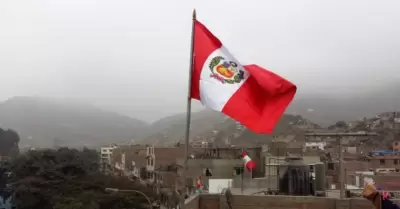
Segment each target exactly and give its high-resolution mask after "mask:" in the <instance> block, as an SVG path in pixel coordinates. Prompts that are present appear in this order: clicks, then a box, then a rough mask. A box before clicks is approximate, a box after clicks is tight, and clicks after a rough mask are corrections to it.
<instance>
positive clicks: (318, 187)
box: [314, 162, 326, 196]
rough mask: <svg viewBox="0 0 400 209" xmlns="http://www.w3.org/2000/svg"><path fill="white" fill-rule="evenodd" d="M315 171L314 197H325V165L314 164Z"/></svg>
mask: <svg viewBox="0 0 400 209" xmlns="http://www.w3.org/2000/svg"><path fill="white" fill-rule="evenodd" d="M314 168H315V169H314V171H315V193H316V196H325V190H326V176H325V164H324V163H321V162H320V163H316V164H315V165H314Z"/></svg>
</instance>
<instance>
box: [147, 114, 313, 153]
mask: <svg viewBox="0 0 400 209" xmlns="http://www.w3.org/2000/svg"><path fill="white" fill-rule="evenodd" d="M185 119H186V115H185V114H178V115H175V116H169V117H166V118H163V119H161V120H159V121H157V122H155V123H153V124H152V126H151V127H154V128H153V129H152V130H153V131H154V134H152V135H150V136H148V137H146V138H145V139H144V140H143V143H148V144H153V143H154V144H158V145H167V144H172V143H176V142H178V141H182V140H183V137H184V132H185V122H186V121H185ZM304 124H306V125H311V127H312V128H315V127H318V126H317V125H316V124H313V123H311V122H310V121H308V120H306V119H304V118H302V117H301V116H293V115H284V116H283V117H282V118H281V120H280V121H279V123H278V125H277V126H276V127H275V131H274V133H275V134H281V133H293V132H299V131H301V130H302V128H300V127H301V126H302V125H304ZM160 129H162V130H160ZM158 130H160V131H158ZM190 136H191V137H190V140H191V141H192V142H195V141H203V140H214V141H215V143H216V144H217V145H218V146H223V145H225V144H228V143H231V144H236V145H255V144H256V143H262V141H263V140H266V139H268V136H267V135H262V134H256V133H253V132H251V131H249V130H247V129H246V128H244V127H243V126H241V125H240V124H239V123H237V122H236V121H234V120H232V119H231V118H229V117H227V116H225V115H223V114H222V113H220V112H217V111H213V110H210V109H205V110H202V111H199V112H194V113H192V124H191V133H190Z"/></svg>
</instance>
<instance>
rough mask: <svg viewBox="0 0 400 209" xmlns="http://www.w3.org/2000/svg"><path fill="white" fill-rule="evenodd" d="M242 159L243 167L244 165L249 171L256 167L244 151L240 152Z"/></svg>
mask: <svg viewBox="0 0 400 209" xmlns="http://www.w3.org/2000/svg"><path fill="white" fill-rule="evenodd" d="M242 160H243V163H244V167H246V168H247V170H248V171H249V172H251V171H252V170H253V169H254V168H255V167H256V162H254V161H253V160H251V158H250V157H249V156H248V155H247V152H246V151H243V152H242Z"/></svg>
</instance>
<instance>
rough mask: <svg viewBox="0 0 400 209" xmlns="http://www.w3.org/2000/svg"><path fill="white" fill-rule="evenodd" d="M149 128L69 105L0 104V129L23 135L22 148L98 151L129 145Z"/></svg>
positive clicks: (20, 100)
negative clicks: (114, 145) (103, 146)
mask: <svg viewBox="0 0 400 209" xmlns="http://www.w3.org/2000/svg"><path fill="white" fill-rule="evenodd" d="M147 126H148V125H147V124H146V123H145V122H143V121H140V120H138V119H134V118H130V117H127V116H123V115H118V114H116V113H112V112H107V111H104V110H101V109H97V108H95V107H93V106H89V105H83V104H77V103H73V102H68V101H61V100H53V99H45V98H35V97H15V98H12V99H9V100H7V101H5V102H3V103H0V127H2V128H11V129H13V130H15V131H17V132H18V134H19V135H20V138H21V140H20V147H27V146H34V147H53V146H70V147H82V146H89V147H97V146H101V145H104V144H110V143H127V142H130V141H131V140H133V139H135V138H137V137H140V136H142V135H143V134H144V130H145V129H147Z"/></svg>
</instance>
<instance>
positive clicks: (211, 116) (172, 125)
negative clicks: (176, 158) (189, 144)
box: [142, 109, 227, 145]
mask: <svg viewBox="0 0 400 209" xmlns="http://www.w3.org/2000/svg"><path fill="white" fill-rule="evenodd" d="M226 119H227V117H226V116H225V115H223V114H221V113H219V112H216V111H213V110H208V109H204V110H201V111H199V112H193V113H192V115H191V138H192V139H193V138H195V137H196V136H199V135H201V134H203V133H204V132H208V131H212V130H214V128H215V126H216V124H219V123H222V122H224V121H225V120H226ZM185 124H186V113H185V114H183V113H182V114H177V115H173V116H168V117H165V118H162V119H160V120H158V121H156V122H154V123H153V124H151V127H150V132H151V133H152V134H150V135H148V136H147V137H145V138H144V139H143V140H142V142H143V143H148V144H153V143H155V144H160V145H161V144H170V143H173V142H178V141H179V140H181V139H182V138H183V137H184V134H185Z"/></svg>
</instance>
